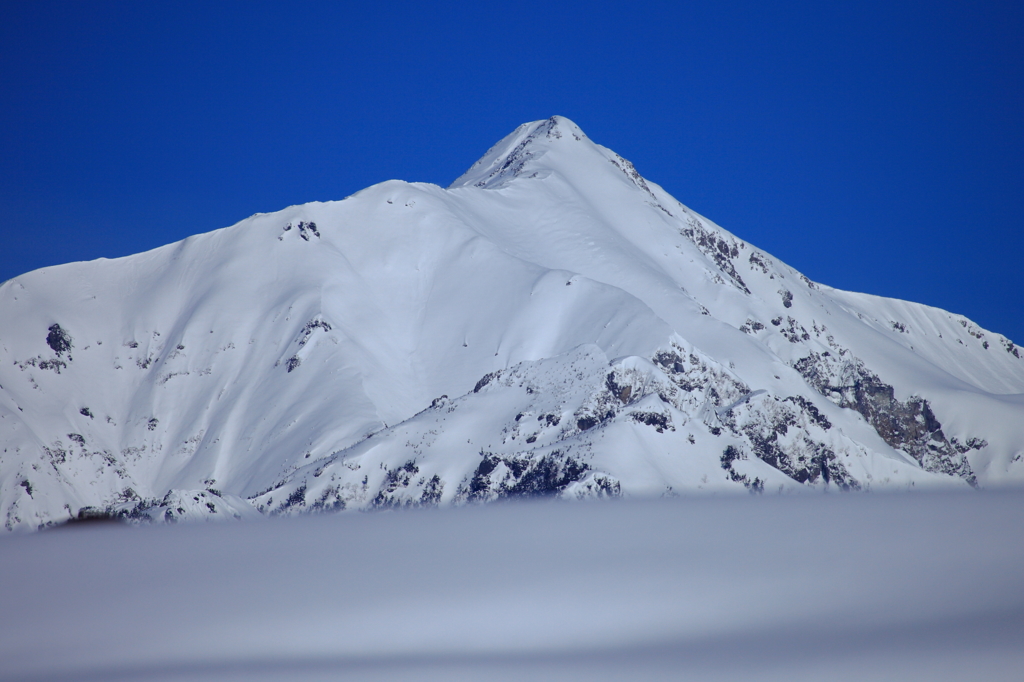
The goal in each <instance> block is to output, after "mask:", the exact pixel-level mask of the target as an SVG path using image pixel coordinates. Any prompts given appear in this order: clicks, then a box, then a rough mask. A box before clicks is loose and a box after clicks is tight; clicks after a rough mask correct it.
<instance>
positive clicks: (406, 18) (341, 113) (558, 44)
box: [0, 0, 1024, 342]
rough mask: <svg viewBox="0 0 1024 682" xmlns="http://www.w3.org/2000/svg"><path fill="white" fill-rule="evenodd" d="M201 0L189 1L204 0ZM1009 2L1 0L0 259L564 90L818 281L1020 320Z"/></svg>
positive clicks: (64, 247) (676, 185)
mask: <svg viewBox="0 0 1024 682" xmlns="http://www.w3.org/2000/svg"><path fill="white" fill-rule="evenodd" d="M211 5H212V6H211ZM1022 35H1024V6H1022V5H1021V4H1020V3H1010V2H1006V3H985V2H979V3H962V2H942V1H933V2H920V3H916V2H908V3H894V2H877V3H876V2H859V3H855V4H835V3H817V2H815V3H811V2H807V3H730V2H715V3H708V2H701V3H683V2H665V3H662V2H646V3H642V4H636V3H617V4H613V3H607V4H601V3H566V2H561V3H553V2H545V3H541V2H520V3H508V4H506V3H486V2H474V3H445V4H444V5H443V6H441V5H440V4H436V5H435V4H434V3H403V2H395V3H372V4H371V3H359V4H355V3H343V2H338V3H304V2H292V3H287V4H285V3H270V2H255V1H250V2H238V3H206V2H203V3H199V2H174V3H137V2H124V3H108V2H92V3H75V2H67V3H52V2H42V1H32V2H20V1H15V2H12V1H11V0H6V1H5V2H3V3H2V4H0V216H2V218H3V221H4V224H3V227H2V228H0V229H2V237H3V241H2V246H0V281H2V280H5V279H8V278H10V277H13V276H15V275H18V274H21V273H22V272H25V271H28V270H31V269H35V268H38V267H43V266H47V265H54V264H57V263H63V262H67V261H72V260H85V259H92V258H98V257H101V256H105V257H116V256H123V255H127V254H130V253H135V252H138V251H142V250H145V249H149V248H153V247H156V246H160V245H162V244H165V243H169V242H172V241H176V240H178V239H182V238H184V237H186V236H188V235H191V234H195V233H198V232H205V231H208V230H212V229H216V228H219V227H224V226H227V225H230V224H232V223H235V222H237V221H238V220H241V219H243V218H245V217H247V216H249V215H251V214H252V213H256V212H261V211H274V210H278V209H280V208H284V207H285V206H288V205H291V204H297V203H303V202H307V201H313V200H331V199H341V198H343V197H345V196H346V195H348V194H351V193H353V192H355V191H357V190H359V189H361V188H363V187H366V186H368V185H371V184H374V183H376V182H380V181H383V180H387V179H391V178H399V179H403V180H410V181H414V180H418V181H427V182H434V183H438V184H441V185H447V184H448V183H449V182H450V181H451V180H453V179H454V178H455V177H457V176H458V175H459V174H461V173H462V172H463V171H464V170H465V169H466V168H467V167H468V166H469V165H470V164H472V162H473V161H475V160H476V159H477V158H478V157H479V156H481V155H482V154H483V153H484V152H485V151H486V150H487V149H488V147H490V145H492V144H493V143H494V142H496V141H497V140H498V139H500V138H501V137H503V136H504V135H505V134H507V133H508V132H510V131H511V130H512V129H513V128H514V127H515V126H517V125H518V124H520V123H523V122H525V121H530V120H536V119H540V118H546V117H548V116H551V115H553V114H561V115H563V116H567V117H569V118H571V119H573V120H574V121H575V122H576V123H578V124H579V125H580V126H581V127H582V128H583V129H584V130H585V131H586V132H587V134H588V135H589V136H590V137H591V138H592V139H594V140H595V141H597V142H599V143H601V144H603V145H605V146H607V147H610V148H612V149H614V150H615V151H617V152H619V153H620V154H622V155H623V156H625V157H626V158H628V159H630V160H631V161H632V162H633V163H634V164H635V165H636V167H637V169H638V170H639V171H640V172H641V173H642V174H643V175H644V176H645V177H647V178H649V179H651V180H653V181H655V182H657V183H659V184H661V185H662V186H663V187H665V188H666V189H667V190H668V191H669V192H670V193H672V194H673V195H674V196H675V197H676V198H678V199H679V200H680V201H682V202H683V203H684V204H687V205H688V206H690V207H691V208H693V209H694V210H696V211H699V212H701V213H703V214H704V215H706V216H708V217H709V218H711V219H712V220H714V221H715V222H717V223H719V224H721V225H722V226H723V227H725V228H727V229H729V230H731V231H732V232H734V233H735V234H737V235H738V236H740V237H742V238H744V239H746V240H748V241H750V242H751V243H753V244H755V245H757V246H759V247H761V248H764V249H766V250H767V251H769V252H770V253H772V254H774V255H775V256H777V257H779V258H781V259H782V260H784V261H786V262H788V263H789V264H790V265H792V266H794V267H796V268H797V269H799V270H801V271H802V272H804V273H805V274H807V275H808V276H809V277H810V278H812V279H814V280H817V281H820V282H823V283H825V284H829V285H832V286H836V287H840V288H844V289H852V290H856V291H865V292H869V293H873V294H879V295H884V296H894V297H898V298H905V299H909V300H913V301H919V302H922V303H927V304H930V305H935V306H939V307H942V308H946V309H948V310H951V311H953V312H957V313H962V314H965V315H967V316H968V317H970V318H972V319H974V320H975V321H977V322H978V323H979V324H981V325H982V326H984V327H986V328H988V329H991V330H993V331H997V332H1001V333H1003V334H1006V335H1007V336H1009V337H1010V338H1011V339H1013V340H1015V341H1017V342H1024V315H1022V312H1024V302H1022V300H1024V298H1022V287H1021V272H1022V268H1021V260H1022V259H1024V229H1022V228H1024V225H1022V220H1021V197H1022V196H1024V39H1022V38H1021V36H1022Z"/></svg>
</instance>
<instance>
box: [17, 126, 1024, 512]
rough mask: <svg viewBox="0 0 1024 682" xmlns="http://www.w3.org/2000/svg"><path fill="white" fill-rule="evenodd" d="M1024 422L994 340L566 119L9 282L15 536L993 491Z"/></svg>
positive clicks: (1015, 382) (1021, 463) (1017, 467)
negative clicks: (663, 502) (598, 500)
mask: <svg viewBox="0 0 1024 682" xmlns="http://www.w3.org/2000/svg"><path fill="white" fill-rule="evenodd" d="M822 240H823V245H822V251H823V255H824V254H825V253H826V252H827V243H825V242H826V240H827V235H826V234H823V237H822ZM894 415H895V416H894ZM1022 417H1024V355H1022V351H1021V350H1020V349H1018V348H1017V347H1016V346H1015V345H1014V344H1013V343H1012V342H1011V341H1010V340H1008V339H1006V338H1004V337H1002V336H1001V335H999V334H996V333H993V332H989V331H985V330H983V329H980V328H979V327H978V326H977V325H975V324H974V323H973V322H971V321H970V320H968V319H967V318H964V317H962V316H960V315H955V314H952V313H948V312H945V311H942V310H938V309H935V308H930V307H927V306H923V305H919V304H915V303H909V302H905V301H897V300H892V299H885V298H879V297H875V296H869V295H866V294H857V293H850V292H843V291H838V290H835V289H831V288H829V287H827V286H824V285H818V284H815V283H813V282H811V281H809V280H808V279H807V278H805V277H803V276H802V275H801V274H800V273H798V272H796V271H795V270H793V269H792V268H789V267H788V266H786V265H784V264H783V263H781V262H779V261H777V260H776V259H774V258H772V257H771V256H770V255H768V254H766V253H764V252H763V251H760V250H759V249H757V248H755V247H754V246H752V245H750V244H747V243H745V242H743V241H742V240H741V239H739V238H737V237H735V236H734V235H732V234H730V233H729V232H727V231H726V230H724V229H722V228H720V227H719V226H717V225H715V224H714V223H713V222H711V221H710V220H708V219H706V218H704V217H703V216H700V215H698V214H696V213H694V212H693V211H690V210H689V209H687V208H686V207H685V206H683V205H682V204H680V203H679V202H678V201H676V200H675V199H674V198H672V197H671V196H670V195H668V193H666V192H665V191H664V190H663V189H662V188H660V187H659V186H658V185H656V184H654V183H653V182H650V181H648V180H645V179H644V178H642V177H641V176H640V175H639V173H637V171H636V170H635V169H634V168H633V166H632V164H630V163H629V162H628V161H626V160H625V159H623V158H622V157H620V156H618V155H617V154H615V153H614V152H612V151H610V150H608V149H606V148H604V147H602V146H600V145H598V144H595V143H594V142H592V141H591V140H590V139H589V138H588V137H587V136H586V135H585V134H584V133H583V132H582V131H581V130H580V129H579V128H578V127H577V126H576V125H575V124H574V123H572V122H571V121H569V120H567V119H564V118H561V117H554V118H552V119H548V120H546V121H537V122H533V123H528V124H524V125H523V126H520V127H519V128H518V129H516V130H515V131H514V132H513V133H512V134H510V135H509V136H508V137H506V138H505V139H503V140H502V141H501V142H499V143H498V144H497V145H495V147H494V148H492V149H491V150H490V151H489V152H488V153H487V154H486V155H485V156H484V157H483V158H482V159H481V160H480V161H478V162H477V163H476V164H475V165H474V166H473V167H472V168H470V170H469V171H467V173H466V174H465V175H463V176H462V177H460V178H459V179H458V180H456V181H455V182H454V183H453V184H452V185H451V186H450V187H448V188H447V189H444V188H441V187H438V186H436V185H430V184H424V183H407V182H400V181H388V182H384V183H381V184H378V185H374V186H372V187H369V188H367V189H365V190H363V191H361V192H358V193H357V194H355V195H353V196H351V197H348V198H346V199H345V200H343V201H336V202H328V203H311V204H305V205H302V206H293V207H290V208H287V209H284V210H282V211H279V212H276V213H270V214H257V215H254V216H252V217H250V218H248V219H246V220H243V221H242V222H240V223H238V224H236V225H234V226H231V227H228V228H224V229H222V230H217V231H214V232H210V233H207V234H201V235H196V236H194V237H190V238H188V239H186V240H184V241H181V242H178V243H176V244H171V245H168V246H165V247H161V248H158V249H155V250H153V251H149V252H146V253H142V254H138V255H134V256H129V257H126V258H120V259H116V260H104V259H101V260H98V261H93V262H85V263H72V264H68V265H62V266H56V267H52V268H45V269H42V270H37V271H34V272H30V273H28V274H26V275H23V276H20V277H16V278H14V279H12V280H9V281H8V282H6V283H4V284H3V285H2V286H0V450H2V453H0V518H2V519H3V521H4V525H5V527H6V528H7V529H9V530H10V529H36V528H39V527H43V526H46V525H50V524H53V523H59V522H61V521H63V520H66V519H69V518H73V517H75V516H77V515H78V514H79V512H80V510H82V509H84V508H95V509H99V510H104V511H105V513H116V514H121V515H126V516H129V517H131V518H137V519H145V518H148V519H153V520H177V519H187V518H231V517H246V516H251V515H258V514H261V513H262V514H282V513H300V512H308V511H311V510H341V509H365V508H374V507H394V506H433V505H442V506H444V505H451V504H456V505H459V504H466V503H470V502H476V501H490V500H495V499H500V498H504V497H515V496H531V495H554V496H559V497H564V498H588V497H608V496H613V497H614V496H622V497H648V496H661V495H673V494H676V493H678V492H681V491H696V490H702V491H708V492H726V491H740V492H742V491H743V490H750V491H752V492H761V491H763V492H765V493H778V492H781V493H788V492H796V491H802V490H817V491H825V490H830V489H834V490H840V489H841V490H862V491H864V490H884V489H908V488H917V487H921V486H926V487H927V486H953V487H967V486H969V485H974V486H978V487H982V488H985V487H993V486H997V485H1000V484H1006V483H1010V484H1019V483H1021V482H1022V481H1024V428H1022V427H1021V423H1022Z"/></svg>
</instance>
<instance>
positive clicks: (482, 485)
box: [460, 450, 619, 502]
mask: <svg viewBox="0 0 1024 682" xmlns="http://www.w3.org/2000/svg"><path fill="white" fill-rule="evenodd" d="M589 471H590V467H588V466H587V465H586V464H584V463H583V462H581V461H579V460H577V459H574V458H573V457H570V456H568V455H565V454H563V453H562V452H560V451H559V450H552V451H551V452H549V453H547V454H545V455H543V456H540V457H537V456H525V457H520V456H506V455H495V454H492V453H483V459H481V460H480V464H479V466H477V468H476V471H474V472H473V476H472V478H471V479H470V481H469V484H468V485H467V486H464V487H463V489H462V490H460V496H462V497H464V498H465V499H466V500H468V501H479V502H487V501H492V500H496V499H504V498H516V497H520V498H523V497H554V496H555V495H559V494H561V493H562V492H563V491H564V490H565V489H566V488H567V487H568V486H569V484H571V483H575V482H577V481H580V480H582V479H583V478H584V477H585V476H586V475H587V473H588V472H589ZM599 481H600V482H601V483H599V485H601V487H602V489H603V490H604V492H605V494H606V495H610V496H617V495H618V494H619V484H618V482H617V481H613V480H611V479H610V478H609V479H606V478H601V479H599Z"/></svg>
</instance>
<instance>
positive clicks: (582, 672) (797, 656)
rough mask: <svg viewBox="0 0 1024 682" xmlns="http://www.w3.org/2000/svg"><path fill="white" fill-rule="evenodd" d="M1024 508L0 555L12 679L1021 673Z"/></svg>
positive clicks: (585, 521) (367, 523)
mask: <svg viewBox="0 0 1024 682" xmlns="http://www.w3.org/2000/svg"><path fill="white" fill-rule="evenodd" d="M1022 513H1024V494H1022V493H1021V492H1020V491H1016V492H995V493H993V492H984V493H978V492H973V491H967V492H959V493H951V492H949V493H929V494H920V493H918V494H912V495H908V494H893V495H885V494H879V495H873V496H851V495H834V494H833V495H798V496H789V497H765V498H761V497H757V498H755V497H751V496H724V497H721V496H719V497H707V496H697V497H685V498H681V499H673V500H655V501H647V502H624V501H612V502H595V503H576V504H567V503H557V502H547V503H543V502H530V503H516V504H505V505H487V506H472V507H469V508H464V509H459V510H419V511H405V512H394V513H383V514H342V515H327V516H323V515H321V516H303V517H299V518H284V519H276V520H257V521H252V522H240V523H237V524H205V525H204V524H198V525H197V524H182V525H177V526H161V527H152V526H149V527H146V526H143V527H125V526H118V525H115V526H99V527H97V526H91V525H82V526H68V527H64V528H61V529H55V530H47V531H43V532H40V533H36V534H32V535H18V534H15V535H8V536H6V537H3V538H0V581H2V583H3V584H4V585H5V589H4V614H5V617H4V618H0V678H3V679H5V680H12V681H13V680H39V681H42V680H66V679H76V680H119V679H132V680H213V679H217V680H235V679H239V680H241V679H246V680H279V679H280V680H284V679H289V680H290V679H310V680H318V679H325V680H326V679H331V680H336V679H360V680H366V679H396V678H398V679H428V680H430V679H453V678H455V679H465V678H475V679H497V680H504V679H508V680H513V679H524V678H530V679H578V678H586V679H623V678H627V677H628V678H641V679H694V680H820V679H830V680H896V679H899V680H954V679H987V680H1016V679H1019V674H1020V670H1021V669H1022V665H1024V648H1022V647H1021V646H1020V642H1021V641H1022V639H1021V638H1022V636H1024V573H1022V572H1021V571H1020V567H1021V565H1024V531H1022V529H1021V524H1020V523H1019V519H1020V517H1021V514H1022Z"/></svg>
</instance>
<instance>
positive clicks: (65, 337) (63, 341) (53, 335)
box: [46, 324, 71, 357]
mask: <svg viewBox="0 0 1024 682" xmlns="http://www.w3.org/2000/svg"><path fill="white" fill-rule="evenodd" d="M47 331H49V332H50V333H49V334H47V335H46V345H47V346H49V347H50V349H51V350H53V352H54V353H56V354H57V357H60V356H61V355H62V354H64V353H70V352H71V335H70V334H68V333H67V332H66V331H65V330H63V329H61V326H60V325H59V324H51V325H50V328H49V329H48V330H47Z"/></svg>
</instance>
